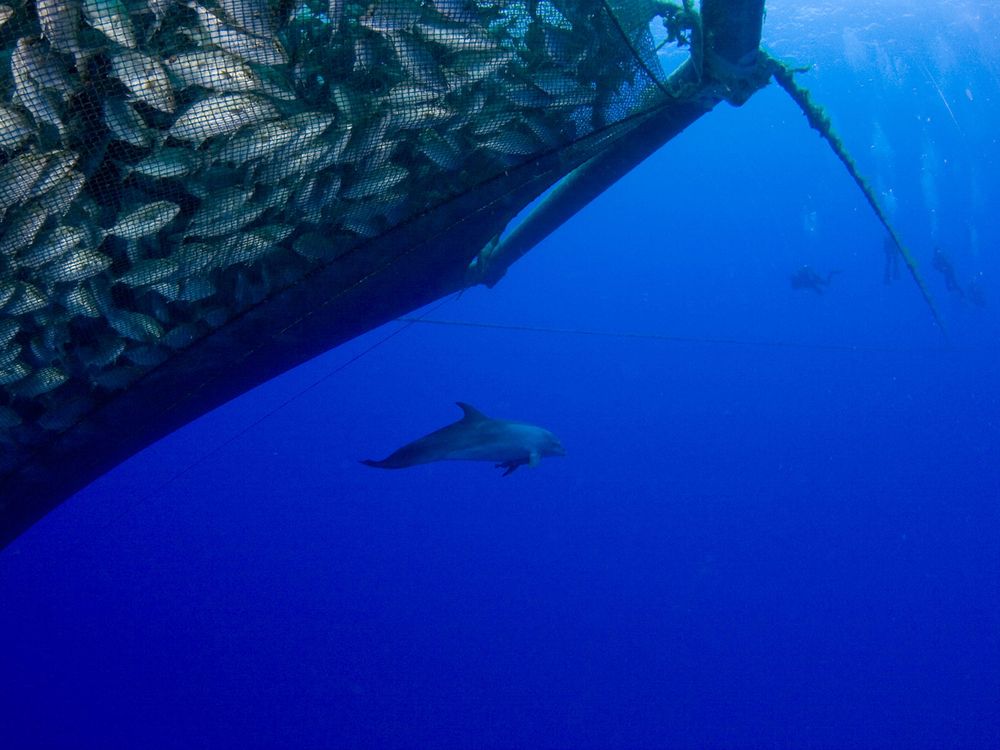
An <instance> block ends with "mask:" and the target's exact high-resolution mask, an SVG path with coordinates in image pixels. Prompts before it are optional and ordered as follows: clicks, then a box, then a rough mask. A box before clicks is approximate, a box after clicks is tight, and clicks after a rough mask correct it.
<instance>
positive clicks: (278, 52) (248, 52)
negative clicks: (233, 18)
mask: <svg viewBox="0 0 1000 750" xmlns="http://www.w3.org/2000/svg"><path fill="white" fill-rule="evenodd" d="M187 5H188V7H189V8H192V9H193V10H194V11H195V13H197V14H198V23H199V24H200V25H201V28H202V30H203V31H204V32H205V34H206V35H207V36H208V39H209V41H211V43H212V44H214V45H216V46H217V47H221V48H222V49H224V50H226V51H227V52H231V53H232V54H234V55H236V56H237V57H241V58H243V59H244V60H246V61H247V62H252V63H257V64H258V65H284V64H285V63H287V62H288V55H286V54H285V50H284V48H283V47H282V46H281V43H280V42H278V40H277V39H273V38H265V37H262V36H257V35H256V34H251V33H250V32H249V31H244V30H243V29H241V28H240V27H238V26H235V25H233V24H230V23H227V22H226V21H225V20H224V19H222V18H219V16H217V15H216V14H215V13H214V12H213V11H211V10H209V9H208V8H206V7H204V6H202V5H199V4H198V3H196V2H193V1H192V2H188V4H187Z"/></svg>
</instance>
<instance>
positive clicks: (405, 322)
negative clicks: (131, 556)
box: [99, 292, 461, 532]
mask: <svg viewBox="0 0 1000 750" xmlns="http://www.w3.org/2000/svg"><path fill="white" fill-rule="evenodd" d="M459 294H461V293H460V292H459V293H458V294H452V295H449V296H448V297H445V298H444V299H443V300H441V301H439V302H438V303H437V304H436V305H434V306H433V307H432V308H430V309H429V310H427V311H426V312H425V313H424V314H423V315H431V314H433V313H435V312H437V311H438V310H439V309H441V308H442V307H443V306H444V305H446V304H447V303H448V302H451V301H453V300H455V299H457V298H458V296H459ZM421 320H423V316H418V317H408V318H396V319H395V321H393V322H396V323H402V325H401V326H399V327H397V328H395V329H394V330H393V331H391V332H389V333H387V334H386V335H385V336H382V337H381V338H380V339H378V341H376V342H375V343H373V344H372V345H371V346H368V347H366V348H365V349H363V350H362V351H360V352H358V353H357V354H355V355H354V356H353V357H351V358H350V359H348V360H347V361H346V362H341V363H340V364H339V365H338V366H336V367H334V368H333V369H332V370H330V371H329V372H327V373H325V374H324V375H323V376H322V377H320V378H318V379H317V380H314V381H313V382H312V383H310V384H309V385H307V386H306V387H305V388H301V389H299V390H297V391H296V392H295V393H293V394H292V395H291V396H289V397H288V398H286V399H285V400H284V401H282V402H281V403H280V404H278V405H277V406H274V407H272V408H270V409H268V410H267V411H266V412H264V413H263V414H261V415H260V416H259V417H257V419H255V420H254V421H252V422H250V423H249V424H247V425H244V426H243V427H242V428H241V429H239V430H238V431H237V432H235V433H233V434H232V435H230V436H229V437H228V438H226V439H225V440H223V441H221V442H219V443H218V444H216V445H215V446H213V447H212V448H211V449H210V450H209V451H207V452H206V453H203V454H202V455H201V456H199V457H198V458H196V459H194V460H193V461H191V462H189V463H188V464H186V465H185V466H184V467H182V468H180V469H178V470H177V471H176V472H174V473H173V474H172V475H171V476H169V477H168V478H167V479H166V480H165V481H163V482H161V483H159V484H158V485H157V486H156V487H154V488H153V489H151V490H149V491H148V492H147V493H146V494H144V495H143V496H142V497H140V498H139V499H138V500H136V501H135V502H133V503H131V504H130V505H129V506H128V507H127V508H125V509H124V510H123V511H122V512H121V513H119V514H118V515H116V516H115V517H114V518H111V519H110V520H108V521H106V522H105V523H104V524H102V525H101V528H100V530H99V531H100V532H104V531H106V530H107V529H108V527H110V526H111V525H112V524H117V523H119V522H120V521H121V520H122V519H123V518H125V517H126V516H127V515H129V514H130V513H132V512H133V511H135V510H136V509H137V508H138V507H139V506H141V505H142V504H144V503H146V502H148V501H149V500H151V499H152V498H154V497H155V496H156V495H157V494H158V493H160V492H162V491H163V490H165V489H167V487H169V486H170V485H172V484H173V483H174V482H176V481H177V480H178V479H180V478H181V477H183V476H185V475H186V474H188V473H189V472H190V471H191V470H193V469H195V468H197V467H198V466H200V465H202V464H203V463H205V462H206V461H208V460H209V459H210V458H212V457H214V456H216V455H217V454H218V453H219V452H220V451H222V450H223V449H224V448H226V447H228V446H230V445H232V444H233V443H234V442H236V441H237V440H239V439H240V438H241V437H243V436H244V435H246V434H247V433H248V432H250V431H251V430H252V429H254V428H255V427H257V426H258V425H260V424H261V423H262V422H264V421H265V420H267V419H269V418H270V417H272V416H274V415H275V414H277V413H278V412H279V411H281V410H282V409H284V408H285V407H286V406H288V405H290V404H292V403H293V402H295V401H296V400H298V399H299V398H301V397H302V396H304V395H305V394H306V393H309V392H310V391H312V390H314V389H315V388H317V387H319V386H320V385H322V384H323V383H325V382H326V381H327V380H329V379H330V378H332V377H333V376H334V375H336V374H337V373H340V372H343V371H344V370H346V369H347V368H348V367H350V366H351V365H353V364H354V363H355V362H357V361H358V360H359V359H362V358H363V357H365V356H367V355H368V354H370V353H371V352H373V351H375V350H376V349H378V348H379V347H380V346H382V345H383V344H385V343H387V342H388V341H389V340H390V339H393V338H395V337H396V336H398V335H399V334H401V333H402V332H403V331H405V330H407V329H408V328H410V327H411V326H412V325H414V324H415V323H419V322H421Z"/></svg>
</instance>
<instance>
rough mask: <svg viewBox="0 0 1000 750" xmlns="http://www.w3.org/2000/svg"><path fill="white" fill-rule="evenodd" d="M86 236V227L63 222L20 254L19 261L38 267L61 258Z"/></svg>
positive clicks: (25, 264) (24, 264)
mask: <svg viewBox="0 0 1000 750" xmlns="http://www.w3.org/2000/svg"><path fill="white" fill-rule="evenodd" d="M86 238H87V232H86V230H85V229H81V228H80V227H72V226H67V225H65V224H63V225H61V226H58V227H56V228H55V229H53V230H52V231H51V232H49V233H48V234H46V235H44V236H43V237H42V239H41V240H39V241H38V243H37V244H35V245H34V247H32V248H31V249H30V250H27V251H25V252H23V253H21V254H20V255H19V256H18V263H20V264H21V265H23V266H29V267H31V268H38V267H40V266H43V265H45V264H46V263H51V262H52V261H54V260H57V259H59V258H61V257H62V256H63V255H65V254H66V253H68V252H69V251H70V250H71V249H72V248H74V247H76V246H77V245H79V244H80V243H81V242H83V241H84V240H85V239H86Z"/></svg>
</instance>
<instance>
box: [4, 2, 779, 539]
mask: <svg viewBox="0 0 1000 750" xmlns="http://www.w3.org/2000/svg"><path fill="white" fill-rule="evenodd" d="M762 15H763V0H715V1H714V2H712V1H710V0H705V1H704V2H703V17H704V23H705V33H706V36H707V37H710V38H711V40H712V42H711V46H710V49H711V51H712V53H713V55H715V56H718V57H719V58H721V59H723V60H725V61H726V62H727V63H728V64H730V65H732V66H738V65H740V64H745V63H746V61H747V59H748V56H749V57H750V58H752V57H753V55H754V53H755V52H756V51H757V49H758V45H759V40H760V31H761V21H762ZM706 70H708V68H707V67H706ZM723 89H724V87H723V86H721V85H720V82H719V81H717V80H713V79H712V77H711V76H710V75H706V76H705V77H704V78H703V80H702V81H701V82H700V84H699V86H698V88H697V89H696V90H692V92H691V93H686V95H685V96H684V97H683V98H678V99H674V100H671V101H667V102H666V103H664V104H663V105H662V106H659V107H657V108H656V109H654V110H653V111H651V112H647V113H645V114H643V115H640V116H637V117H633V118H630V119H625V120H623V121H620V122H618V123H615V124H612V125H610V126H608V127H606V128H604V129H601V130H599V131H597V132H594V133H591V134H590V135H588V136H586V137H584V138H582V139H581V140H579V141H578V142H576V143H574V144H571V145H569V146H566V147H561V148H559V149H554V150H553V151H551V152H550V153H546V154H542V155H540V156H537V157H536V158H533V159H532V160H531V161H529V162H527V163H524V164H520V165H518V166H516V167H514V168H512V169H511V170H509V172H508V173H507V174H504V175H502V179H501V178H497V179H492V180H489V181H487V182H485V183H482V184H480V185H479V186H478V187H476V188H475V189H473V190H470V191H468V192H465V193H464V194H461V195H459V196H458V197H455V198H453V199H451V200H450V201H449V202H448V203H447V204H446V205H445V206H438V207H437V209H436V210H435V211H433V212H429V213H427V214H424V215H421V216H416V217H414V218H411V219H410V220H408V221H406V222H404V223H403V224H401V225H399V226H397V227H395V228H394V229H391V230H390V231H388V232H387V233H385V234H383V235H382V236H380V237H377V238H375V239H373V240H370V241H369V242H367V243H366V244H364V245H362V246H360V247H357V248H356V249H354V250H353V251H351V252H350V253H348V254H347V255H345V256H343V257H341V258H338V259H337V260H336V262H333V263H330V264H329V265H327V266H325V267H322V268H320V269H319V270H316V271H314V272H312V273H311V274H309V275H307V276H305V278H303V279H301V280H299V281H298V282H297V283H295V284H294V285H292V286H290V287H289V288H287V289H285V290H284V291H281V292H279V293H277V294H274V295H273V296H271V297H269V298H268V299H266V300H265V301H263V302H261V303H260V304H257V305H256V306H254V307H252V308H250V309H249V310H247V311H246V312H244V313H242V314H241V315H240V316H239V317H237V318H236V319H235V320H233V321H231V322H229V323H227V324H226V325H225V326H223V327H221V328H219V329H218V330H217V331H215V332H213V333H211V334H210V335H208V336H205V337H204V338H202V339H200V340H199V341H197V342H195V343H194V344H193V345H191V346H189V347H188V348H187V349H184V350H181V351H179V352H178V353H177V354H175V355H174V356H173V357H172V358H171V359H169V360H168V361H167V362H165V363H163V364H162V365H160V366H158V367H156V368H155V369H153V370H152V371H151V372H149V373H148V374H146V375H145V376H144V377H142V378H141V379H140V380H138V381H137V382H135V383H133V384H132V385H131V386H129V387H128V388H127V389H126V390H125V391H123V392H121V393H119V394H117V395H113V396H111V397H109V398H107V399H106V400H105V401H104V402H103V403H101V404H100V405H99V406H98V408H96V409H95V410H93V411H92V412H91V413H90V414H88V415H87V416H86V417H85V418H84V419H83V420H82V421H80V422H79V423H77V424H76V425H75V426H74V427H73V428H72V429H71V430H68V431H66V432H64V433H62V434H61V435H60V436H58V437H56V438H55V439H54V440H52V441H51V442H50V443H49V444H48V445H46V446H45V447H44V448H41V449H40V450H38V451H37V452H35V453H34V455H33V457H32V459H31V460H30V461H28V462H27V463H26V464H24V465H22V466H21V467H19V468H18V469H17V470H15V471H14V472H13V473H11V474H9V475H8V476H7V477H5V478H4V479H3V480H0V547H2V546H4V545H6V544H8V543H10V542H11V541H12V540H13V539H14V538H16V537H17V536H18V535H19V534H20V533H22V532H23V531H24V530H25V529H27V528H28V527H30V526H31V525H32V524H33V523H34V522H35V521H37V520H38V519H39V518H41V517H42V516H44V515H45V514H46V513H47V512H49V511H50V510H51V509H53V508H54V507H56V506H57V505H58V504H59V503H60V502H62V501H63V500H65V499H66V498H68V497H69V496H71V495H72V494H73V493H75V492H77V491H78V490H80V489H81V488H83V487H85V486H86V485H87V484H88V483H90V482H92V481H93V480H94V479H96V478H97V477H99V476H101V475H102V474H104V473H106V472H107V471H109V470H110V469H112V468H114V467H115V466H116V465H117V464H119V463H121V462H122V461H124V460H125V459H127V458H128V457H130V456H131V455H134V454H135V453H136V452H138V451H140V450H142V449H143V448H144V447H146V446H148V445H150V444H152V443H153V442H155V441H156V440H158V439H160V438H162V437H163V436H165V435H167V434H169V433H171V432H173V431H174V430H176V429H178V428H180V427H182V426H184V425H185V424H187V423H188V422H190V421H192V420H194V419H196V418H197V417H199V416H200V415H203V414H205V413H206V412H208V411H210V410H211V409H213V408H215V407H217V406H219V405H221V404H223V403H225V402H227V401H229V400H231V399H233V398H235V397H236V396H238V395H240V394H241V393H244V392H245V391H247V390H249V389H250V388H253V387H254V386H256V385H259V384H260V383H263V382H265V381H267V380H268V379H270V378H273V377H275V376H277V375H279V374H280V373H282V372H285V371H287V370H288V369H290V368H292V367H294V366H296V365H298V364H301V363H302V362H305V361H307V360H308V359H310V358H312V357H315V356H317V355H319V354H321V353H322V352H324V351H327V350H329V349H330V348H332V347H335V346H337V345H339V344H341V343H343V342H345V341H348V340H350V339H351V338H353V337H355V336H358V335H360V334H362V333H364V332H366V331H368V330H371V329H372V328H375V327H377V326H378V325H381V324H383V323H385V322H387V321H390V320H393V319H394V318H397V317H399V316H401V315H405V314H406V313H408V312H410V311H412V310H414V309H416V308H418V307H420V306H422V305H425V304H427V303H429V302H432V301H434V300H436V299H440V298H441V297H443V296H445V295H448V294H450V293H454V292H456V291H458V290H460V289H462V288H464V287H467V286H468V285H469V284H470V283H476V282H480V281H485V282H489V283H492V282H495V281H496V280H497V279H499V277H500V276H501V275H502V273H503V271H504V270H505V269H506V267H507V266H509V265H510V264H511V263H513V262H514V261H515V260H516V259H517V258H518V257H520V256H521V255H523V253H524V252H527V250H528V249H530V247H531V246H533V245H534V244H536V243H537V242H538V241H539V240H540V239H541V238H543V237H544V236H545V235H547V234H548V233H550V232H551V231H553V230H554V229H555V228H556V227H557V226H558V225H559V224H561V223H562V222H564V221H565V220H567V219H568V218H569V217H570V216H572V214H573V213H575V212H576V211H577V210H579V209H580V208H581V207H582V206H583V205H585V204H586V202H587V201H589V200H590V199H591V198H592V197H594V196H595V195H597V194H599V193H600V192H601V191H602V190H603V189H605V188H606V187H607V186H609V185H610V184H612V183H613V182H615V181H616V180H617V179H618V178H620V177H621V176H622V175H623V174H624V173H626V172H627V171H628V170H629V169H631V168H632V167H633V166H634V165H635V164H637V163H638V162H639V161H641V160H642V159H643V158H645V157H646V156H648V155H649V154H651V153H653V152H654V151H655V150H656V149H658V148H659V147H660V146H662V145H663V144H664V143H666V142H667V141H669V140H670V139H671V138H673V137H674V136H675V135H677V134H678V133H680V132H681V131H682V130H683V129H684V128H686V127H687V126H688V125H689V124H691V123H693V122H694V121H695V120H697V119H698V118H699V117H700V116H702V115H703V114H705V113H706V112H708V111H709V110H710V109H711V108H712V107H714V106H715V104H717V103H718V102H719V101H721V100H722V99H723V97H724V96H725V94H723V93H720V92H721V91H722V90H723ZM595 154H599V155H600V156H598V157H595ZM573 170H577V171H576V173H574V175H573V178H572V179H571V180H567V181H566V183H565V185H566V187H565V188H564V189H563V190H562V191H561V195H560V197H559V199H558V200H556V201H554V202H552V203H550V204H549V205H547V206H543V210H542V211H541V213H540V214H539V215H538V216H537V217H533V220H529V222H527V223H526V224H525V227H526V228H527V232H522V236H521V238H520V239H519V240H518V242H517V243H515V245H516V246H511V245H510V244H507V245H503V244H502V245H501V246H500V247H499V248H498V251H497V252H494V253H493V254H492V255H491V256H490V260H489V266H488V268H487V269H486V272H481V273H480V274H479V275H478V276H477V277H475V278H473V277H470V274H469V271H468V269H469V266H470V263H471V262H472V261H473V260H474V259H476V258H477V256H479V254H480V252H481V251H482V249H483V248H484V247H486V246H487V245H489V243H490V241H491V240H492V239H493V238H495V237H496V236H498V235H499V234H500V233H501V232H502V231H503V229H504V228H505V226H506V225H507V223H508V222H509V221H510V219H511V218H512V217H513V216H514V215H515V214H517V213H518V212H519V211H520V210H521V209H522V208H523V207H524V206H525V205H527V204H528V203H530V202H531V201H532V200H534V199H535V198H537V197H538V196H539V195H541V194H542V193H543V192H545V191H546V190H547V189H549V188H550V187H552V186H553V185H554V184H556V183H558V182H559V181H560V180H562V179H563V178H565V177H566V175H568V174H570V173H571V172H573Z"/></svg>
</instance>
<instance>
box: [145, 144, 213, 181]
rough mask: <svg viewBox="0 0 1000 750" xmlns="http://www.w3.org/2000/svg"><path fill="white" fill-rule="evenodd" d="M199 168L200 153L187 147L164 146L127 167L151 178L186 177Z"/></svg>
mask: <svg viewBox="0 0 1000 750" xmlns="http://www.w3.org/2000/svg"><path fill="white" fill-rule="evenodd" d="M200 168H201V157H200V155H199V154H198V153H197V152H195V151H192V150H191V149H187V148H173V147H169V146H167V147H164V148H160V149H157V150H156V151H154V152H153V153H151V154H150V155H149V156H147V157H145V158H144V159H142V160H141V161H139V162H138V163H137V164H133V165H131V166H130V167H128V170H129V172H131V173H133V174H141V175H145V176H146V177H152V178H153V179H158V180H163V179H168V178H178V177H186V176H187V175H190V174H193V173H194V172H197V171H198V169H200Z"/></svg>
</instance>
